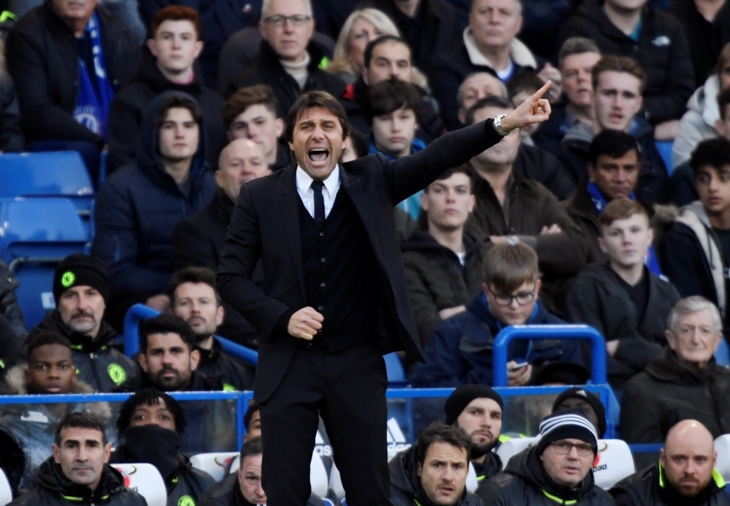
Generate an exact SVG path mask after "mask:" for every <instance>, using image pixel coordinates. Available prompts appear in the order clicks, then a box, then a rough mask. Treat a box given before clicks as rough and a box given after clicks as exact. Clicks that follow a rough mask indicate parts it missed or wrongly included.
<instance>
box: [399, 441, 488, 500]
mask: <svg viewBox="0 0 730 506" xmlns="http://www.w3.org/2000/svg"><path fill="white" fill-rule="evenodd" d="M417 467H418V465H417V462H416V447H415V446H411V447H410V448H409V449H407V450H405V451H402V452H400V453H398V454H397V455H396V456H395V457H393V458H392V459H391V460H390V462H389V463H388V470H389V471H390V500H391V501H392V502H393V506H413V505H414V504H420V505H421V506H434V503H432V502H431V501H429V500H428V497H427V496H426V493H425V491H424V490H423V487H422V486H421V478H420V477H419V476H418V472H417ZM481 505H482V502H481V501H480V500H479V499H478V498H477V497H476V496H475V495H474V494H472V493H470V492H468V491H467V490H466V487H464V492H462V494H461V496H460V497H459V499H458V500H457V501H456V502H455V503H454V504H453V506H481Z"/></svg>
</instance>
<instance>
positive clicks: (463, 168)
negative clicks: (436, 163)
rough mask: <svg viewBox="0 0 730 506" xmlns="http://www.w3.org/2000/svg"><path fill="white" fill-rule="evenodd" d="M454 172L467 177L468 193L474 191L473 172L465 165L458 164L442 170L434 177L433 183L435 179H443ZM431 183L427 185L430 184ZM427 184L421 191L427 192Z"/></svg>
mask: <svg viewBox="0 0 730 506" xmlns="http://www.w3.org/2000/svg"><path fill="white" fill-rule="evenodd" d="M454 174H464V175H466V176H467V177H468V178H469V193H470V194H471V193H474V181H473V179H472V178H473V177H474V174H473V172H472V171H471V170H470V169H469V167H468V166H467V165H460V166H459V167H452V168H450V169H446V170H445V171H444V172H442V173H441V174H439V175H438V176H437V177H436V179H435V180H434V181H433V183H435V182H436V181H443V180H444V179H449V178H450V177H451V176H453V175H454ZM433 183H431V184H433ZM431 184H430V185H428V186H431ZM428 186H427V187H425V188H424V189H423V193H428Z"/></svg>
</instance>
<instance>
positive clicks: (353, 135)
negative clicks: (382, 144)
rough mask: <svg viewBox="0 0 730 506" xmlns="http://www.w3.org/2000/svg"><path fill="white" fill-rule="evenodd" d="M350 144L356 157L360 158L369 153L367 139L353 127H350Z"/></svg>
mask: <svg viewBox="0 0 730 506" xmlns="http://www.w3.org/2000/svg"><path fill="white" fill-rule="evenodd" d="M350 144H352V149H353V150H354V151H355V156H356V157H357V158H362V157H364V156H368V155H369V154H370V146H368V140H367V139H366V138H365V136H364V135H363V134H361V133H360V132H358V131H357V130H355V129H354V128H350Z"/></svg>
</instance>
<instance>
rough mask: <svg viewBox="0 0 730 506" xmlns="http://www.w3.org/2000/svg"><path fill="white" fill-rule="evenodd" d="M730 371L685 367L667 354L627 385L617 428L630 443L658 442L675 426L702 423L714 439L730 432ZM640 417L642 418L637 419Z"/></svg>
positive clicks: (713, 365) (711, 366) (667, 352)
mask: <svg viewBox="0 0 730 506" xmlns="http://www.w3.org/2000/svg"><path fill="white" fill-rule="evenodd" d="M728 396H730V370H728V369H727V368H725V367H721V366H719V365H717V364H716V363H715V359H714V358H713V359H712V360H711V361H710V363H709V364H708V365H707V367H705V368H702V369H700V368H699V367H695V366H691V365H688V364H684V363H682V362H680V361H679V360H677V356H676V354H675V353H674V352H673V351H672V350H670V349H667V350H665V352H664V353H663V354H662V355H661V356H660V357H659V358H657V359H656V360H654V361H652V362H651V363H650V364H649V365H648V366H646V369H645V370H644V371H643V372H641V373H639V374H637V375H636V376H634V377H633V379H631V381H629V382H628V383H626V387H625V388H624V393H623V396H622V398H621V417H620V420H619V426H620V429H621V437H622V439H624V440H626V442H628V443H660V442H662V441H664V437H665V435H666V433H667V431H668V430H669V428H671V426H672V425H674V424H675V423H676V422H678V421H680V420H686V419H693V420H697V421H699V422H701V423H702V424H703V425H704V426H705V427H707V430H709V431H710V432H711V433H712V437H713V438H715V437H718V436H720V435H722V434H727V433H728V432H730V403H728V402H727V399H728V398H729V397H728ZM637 413H641V416H636V414H637Z"/></svg>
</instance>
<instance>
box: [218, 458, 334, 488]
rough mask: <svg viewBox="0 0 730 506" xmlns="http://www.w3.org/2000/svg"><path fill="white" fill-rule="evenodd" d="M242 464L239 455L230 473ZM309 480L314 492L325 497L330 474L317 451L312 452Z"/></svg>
mask: <svg viewBox="0 0 730 506" xmlns="http://www.w3.org/2000/svg"><path fill="white" fill-rule="evenodd" d="M240 466H241V459H240V457H239V456H238V455H236V457H235V458H234V459H233V462H231V470H230V471H229V472H230V473H235V472H237V471H238V468H239V467H240ZM309 481H310V484H311V486H312V493H313V494H317V495H318V496H319V497H325V496H326V495H327V491H328V489H329V481H330V480H329V476H327V469H326V468H325V465H324V462H322V458H321V457H320V456H319V455H317V453H312V461H311V462H310V464H309Z"/></svg>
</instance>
